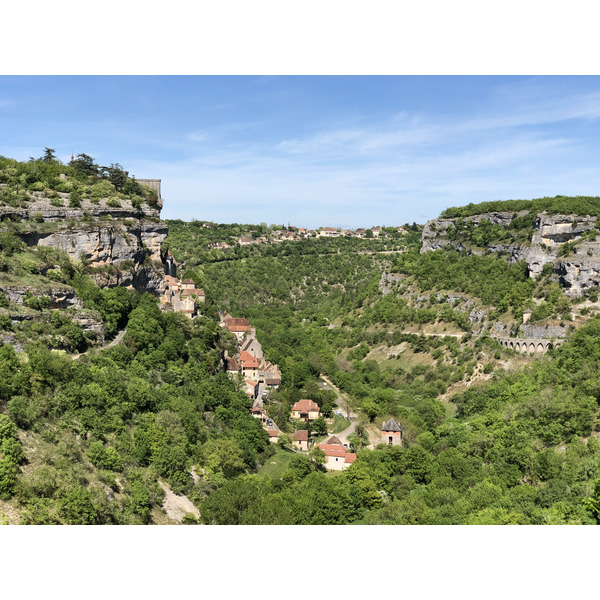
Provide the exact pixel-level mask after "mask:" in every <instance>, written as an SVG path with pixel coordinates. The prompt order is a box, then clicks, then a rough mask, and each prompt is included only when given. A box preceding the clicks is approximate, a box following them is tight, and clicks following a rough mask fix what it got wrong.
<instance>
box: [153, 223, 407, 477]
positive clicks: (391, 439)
mask: <svg viewBox="0 0 600 600" xmlns="http://www.w3.org/2000/svg"><path fill="white" fill-rule="evenodd" d="M325 235H327V234H325ZM163 287H164V291H163V294H162V295H161V297H160V304H161V307H162V309H163V310H168V311H173V312H179V313H182V314H184V315H186V316H187V317H189V318H190V319H194V318H195V317H197V316H199V312H198V305H199V304H201V303H204V302H205V301H206V296H205V294H204V291H203V290H201V289H200V288H198V287H197V286H196V283H195V282H194V281H193V280H192V279H183V280H181V279H178V278H177V277H173V276H171V275H165V276H164V280H163ZM219 324H220V325H221V327H223V328H224V329H225V330H226V331H228V332H229V333H231V334H232V335H233V336H234V337H235V344H236V345H235V347H236V352H235V354H234V355H233V356H229V355H228V353H227V351H225V352H224V356H223V362H224V365H225V370H226V372H227V374H228V375H229V376H230V377H231V378H233V379H236V380H237V381H238V382H239V383H240V384H241V385H242V388H243V389H244V391H245V393H246V395H247V396H248V397H250V398H252V401H253V404H252V408H251V409H250V413H251V414H252V416H253V417H255V418H257V419H260V421H261V424H262V427H263V429H265V431H266V432H267V434H268V435H269V440H270V441H271V442H272V443H279V442H281V435H282V433H283V432H282V431H281V430H280V429H279V427H278V426H277V424H276V423H275V421H274V420H273V419H272V418H270V417H269V415H268V413H267V411H266V410H265V407H264V405H263V402H264V400H265V398H266V397H267V395H268V392H269V391H270V390H274V389H277V388H278V387H279V386H280V385H281V371H280V370H279V368H278V366H277V365H276V364H273V363H271V362H269V361H268V360H267V359H266V358H265V356H264V354H263V351H262V346H261V344H260V342H259V341H258V339H257V338H256V330H255V329H254V328H253V327H252V326H251V325H250V322H249V321H248V319H245V318H240V317H233V316H231V315H230V314H229V313H228V312H226V311H219ZM290 420H291V421H292V423H294V424H295V429H296V430H295V431H294V432H293V433H292V434H291V436H290V437H291V442H292V446H293V449H294V450H295V451H297V452H302V453H307V452H309V451H310V450H311V448H312V447H314V446H316V447H317V448H319V449H320V450H322V452H323V453H324V466H325V468H326V469H328V470H332V471H340V470H344V469H347V468H348V467H349V466H350V465H351V464H352V463H353V462H354V460H355V459H356V454H355V452H353V450H354V449H353V448H352V447H351V446H350V445H349V444H348V443H345V442H344V441H343V439H344V438H343V435H342V434H338V435H339V436H340V437H342V439H340V437H338V436H336V435H333V436H331V437H329V438H328V439H326V441H324V442H320V443H317V444H315V443H314V440H313V436H312V433H314V430H313V428H312V427H311V425H312V424H313V423H315V421H318V420H319V421H323V422H324V423H325V425H324V427H325V428H324V429H323V430H322V431H321V433H323V432H325V433H326V430H327V429H326V426H327V425H331V424H332V423H333V419H324V418H323V415H322V413H321V409H320V407H319V405H318V404H317V403H316V402H315V401H314V400H310V399H301V400H299V401H298V402H296V403H295V404H294V405H293V406H292V407H291V416H290ZM348 429H349V430H353V426H351V427H350V428H348ZM380 443H382V444H391V445H400V446H401V445H402V427H401V426H400V425H399V424H398V423H397V422H396V421H395V420H394V419H390V420H389V421H387V422H386V423H384V424H383V425H382V428H381V441H380Z"/></svg>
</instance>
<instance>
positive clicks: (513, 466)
mask: <svg viewBox="0 0 600 600" xmlns="http://www.w3.org/2000/svg"><path fill="white" fill-rule="evenodd" d="M33 162H36V161H33ZM38 162H42V164H44V163H43V161H38ZM16 225H18V224H16ZM11 227H12V225H11V224H10V223H8V224H7V227H6V228H5V230H3V232H2V233H1V234H0V245H1V246H2V248H1V250H2V261H3V263H2V264H4V265H5V268H4V269H3V272H2V273H0V276H1V277H6V278H7V281H9V280H10V282H12V283H14V284H15V285H17V287H18V286H19V285H21V287H22V288H23V287H24V286H25V287H27V289H28V290H38V293H35V294H33V293H31V292H30V295H29V296H27V297H26V298H25V297H23V299H22V301H21V300H20V299H19V300H18V301H17V300H15V298H17V296H14V295H13V296H11V297H10V298H9V297H8V296H7V295H5V297H4V298H2V297H0V306H1V308H0V325H1V326H2V327H3V331H2V332H1V333H2V336H3V340H5V344H4V345H3V346H1V347H0V370H1V371H2V373H1V375H2V376H1V377H0V518H1V519H3V520H4V521H7V522H10V523H16V522H20V523H32V524H44V523H65V524H145V523H167V522H168V523H171V522H174V521H173V520H172V519H170V518H169V517H168V516H167V515H166V514H165V512H164V508H163V495H164V493H165V491H164V490H165V489H167V490H169V488H170V490H172V491H173V492H175V493H176V494H179V495H185V496H186V498H187V499H189V500H191V502H192V503H193V506H194V507H195V509H196V511H197V512H195V513H194V514H191V513H190V514H188V515H186V516H185V517H184V518H183V522H184V523H190V524H192V523H206V524H351V523H361V524H566V523H569V524H592V523H596V522H597V518H598V510H597V509H598V507H599V506H600V492H599V490H600V484H599V483H598V482H599V481H600V443H599V441H598V438H599V437H600V434H599V429H600V428H599V426H598V415H599V402H600V379H599V378H598V373H599V372H600V317H597V316H594V314H593V313H594V311H595V310H596V309H597V306H596V305H595V304H594V303H593V302H590V301H589V299H588V301H585V302H584V301H583V299H576V298H567V297H566V296H565V294H564V293H563V292H564V288H563V287H561V285H560V283H559V282H557V281H553V280H552V279H551V277H550V273H549V272H542V273H541V274H540V276H539V277H537V278H532V277H530V276H529V274H528V273H527V271H526V269H525V267H524V266H523V264H522V263H520V262H519V261H516V262H513V263H512V264H511V263H510V262H508V261H507V260H506V259H505V258H503V257H501V256H497V255H494V254H492V253H490V254H487V255H485V254H481V255H477V254H471V255H469V254H468V253H467V252H457V251H456V249H454V248H442V249H438V250H435V251H432V252H425V253H421V252H420V249H421V241H420V234H421V228H420V227H418V226H416V225H414V226H408V227H406V229H407V231H408V234H407V235H404V236H402V237H401V238H400V237H398V238H393V239H392V240H389V239H386V240H382V239H354V238H335V239H320V238H318V239H307V240H301V241H285V242H281V243H278V244H268V243H267V244H260V245H256V246H252V247H238V248H232V249H230V250H229V251H228V252H221V251H217V252H221V253H220V254H216V253H214V249H212V248H209V244H210V243H213V242H212V240H214V239H215V229H214V228H213V227H211V228H205V227H202V226H201V225H197V224H194V223H192V224H185V223H181V222H172V223H171V231H170V233H169V238H168V240H167V243H166V244H165V249H166V248H167V247H168V249H169V250H170V251H171V253H172V254H173V256H174V257H175V258H176V260H178V261H179V262H183V263H184V265H185V266H184V269H183V272H182V273H180V275H181V276H182V277H183V278H192V279H194V280H195V282H196V284H197V285H198V286H199V287H201V288H202V289H203V290H204V291H205V292H206V303H205V304H204V305H203V307H202V314H201V316H200V317H198V318H196V319H193V320H190V319H188V318H187V317H185V316H183V315H181V314H177V313H172V312H165V311H162V310H160V309H159V306H158V304H157V301H156V298H155V297H153V296H152V295H150V294H142V293H140V292H138V291H136V290H134V289H124V288H122V287H112V288H110V289H102V288H100V287H98V285H97V284H96V283H95V281H94V279H93V278H92V275H95V273H94V272H93V271H90V270H89V268H88V266H87V265H86V264H85V262H84V261H81V260H76V259H73V258H72V257H69V256H68V255H67V254H66V253H65V252H61V251H59V250H58V249H56V248H41V247H27V246H26V245H25V244H24V242H23V239H22V238H21V237H20V235H19V230H18V228H16V229H14V228H13V229H11ZM219 227H221V226H219ZM228 227H230V228H231V230H232V231H235V235H238V234H241V233H245V234H247V233H248V231H249V227H250V226H238V225H232V226H225V225H223V226H222V229H223V231H225V230H226V229H227V228H228ZM255 227H260V226H255ZM223 231H220V232H219V235H220V234H222V233H223ZM472 233H473V232H470V233H469V232H467V231H466V230H465V232H462V233H460V235H471V234H472ZM232 235H233V234H232ZM390 250H393V252H391V253H388V252H390ZM400 251H401V252H400ZM5 284H6V282H5ZM59 288H60V289H64V293H65V294H66V291H68V290H70V292H69V293H71V294H72V295H73V298H77V299H78V301H79V302H80V303H81V305H82V306H83V307H82V306H77V307H76V306H72V307H71V308H64V307H58V306H57V305H56V302H55V300H53V298H54V299H56V295H55V294H54V293H53V291H52V290H56V289H59ZM3 289H6V290H9V286H8V285H7V284H6V285H5V287H4V288H3ZM10 290H12V288H10ZM44 290H45V292H44ZM7 293H8V292H7ZM12 293H13V291H11V294H12ZM61 293H63V292H61ZM45 294H47V295H45ZM53 294H54V295H53ZM19 298H20V297H19ZM45 298H48V300H46V299H45ZM52 302H55V303H54V304H52ZM527 308H530V309H531V310H533V313H532V319H533V318H534V316H535V313H536V311H538V314H537V316H536V317H535V318H536V319H537V320H536V321H535V322H536V323H539V324H541V325H544V326H545V325H547V324H548V323H553V324H554V325H555V326H556V327H559V328H560V326H561V325H562V329H563V330H564V335H565V337H566V341H565V342H564V343H563V344H562V345H561V346H560V347H559V348H555V349H553V350H551V351H550V352H549V353H548V354H547V355H544V356H535V357H527V356H522V355H517V354H515V353H514V352H513V351H510V350H507V349H503V348H502V347H500V345H499V344H498V342H497V341H496V340H495V339H494V336H495V335H497V333H498V332H500V333H502V334H503V335H513V336H516V335H518V334H519V333H520V332H521V330H522V315H523V312H524V311H525V310H526V309H527ZM218 310H227V311H228V312H229V313H230V314H232V315H233V316H235V317H245V318H247V319H249V321H250V323H251V324H252V326H253V327H255V328H256V330H257V336H258V339H259V341H260V342H261V344H262V348H263V350H264V352H265V355H266V357H267V358H268V360H270V361H272V362H274V363H277V364H278V365H279V367H280V369H281V372H282V384H281V386H280V387H279V389H277V390H273V391H271V392H269V394H268V395H267V397H266V398H265V400H264V405H265V408H266V409H267V411H268V414H269V417H270V418H271V419H273V420H274V421H275V423H276V424H277V425H278V426H279V428H280V430H281V432H282V434H283V435H282V436H281V437H280V442H279V444H278V445H276V444H271V443H270V442H269V439H268V436H267V433H266V432H265V430H264V429H263V428H262V427H261V424H260V421H259V420H258V419H255V418H253V417H252V416H251V415H250V411H249V409H250V408H251V406H252V399H251V398H249V397H248V396H247V395H246V393H245V390H244V389H243V388H242V386H241V385H240V384H239V383H238V382H237V381H235V380H233V379H231V378H229V377H228V376H227V374H226V373H225V372H224V365H223V351H224V350H226V349H227V350H230V349H231V348H232V338H231V336H230V335H228V334H227V333H226V332H225V331H224V330H223V329H222V328H221V327H219V324H218V312H217V311H218ZM81 312H83V315H81V314H79V313H81ZM28 316H29V317H33V318H25V317H28ZM76 316H79V317H81V316H87V317H90V316H91V317H93V319H95V320H96V321H97V322H98V323H100V324H101V326H102V328H103V331H104V332H105V337H104V340H100V339H95V338H94V336H93V335H92V334H91V332H90V330H85V329H84V326H83V324H82V323H83V321H81V320H77V319H76V318H75V317H76ZM86 323H87V321H86ZM120 331H123V333H122V334H121V335H120V336H119V337H118V338H117V339H116V340H115V342H118V341H119V340H121V336H122V341H121V343H116V345H114V346H112V347H105V341H108V340H110V339H114V338H115V337H116V335H117V333H118V332H120ZM322 377H326V378H327V379H328V380H329V381H331V382H332V383H333V385H334V386H335V387H337V388H338V389H339V390H341V395H340V396H338V394H337V393H336V392H334V391H331V390H329V389H326V388H324V387H323V380H322ZM301 398H306V399H312V400H313V401H315V402H316V403H317V404H318V405H319V406H320V408H321V411H322V413H323V414H324V416H325V417H327V418H330V417H331V418H332V420H331V425H330V426H329V428H330V430H334V428H336V423H335V421H334V420H333V417H334V415H335V413H334V411H335V410H341V411H342V412H344V413H345V414H346V413H348V412H352V413H354V414H356V415H357V418H356V419H355V422H354V424H355V431H354V433H353V434H352V436H351V438H349V440H350V441H351V443H352V444H353V447H354V449H355V450H356V453H357V458H356V461H355V462H354V463H353V464H352V465H351V466H350V467H349V468H348V469H347V470H345V471H342V472H340V473H328V472H325V471H324V470H323V468H322V467H321V465H320V463H319V460H318V457H317V456H315V455H306V454H300V453H295V452H292V451H291V450H290V448H289V441H288V438H287V437H286V436H287V434H291V433H292V432H293V431H294V430H295V429H296V427H298V425H297V424H296V425H294V424H293V423H292V422H291V421H290V419H289V416H290V409H291V406H292V405H293V403H294V402H296V401H297V400H299V399H301ZM337 417H338V425H339V426H340V427H344V426H345V423H344V424H342V422H341V420H340V419H339V415H337ZM390 417H393V418H394V419H396V420H397V421H398V422H399V423H400V424H401V425H402V428H403V447H397V446H394V447H392V446H386V445H378V442H379V440H380V433H379V427H380V426H381V423H382V422H383V421H384V420H387V419H388V418H390ZM323 428H324V431H323ZM326 432H327V423H326V422H325V421H324V420H321V421H320V422H319V425H318V431H317V434H318V435H319V436H320V439H323V437H324V435H325V433H326ZM276 446H279V447H278V448H277V452H276V454H275V450H274V448H275V447H276ZM272 463H274V464H272Z"/></svg>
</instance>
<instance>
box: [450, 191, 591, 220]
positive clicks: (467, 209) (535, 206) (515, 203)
mask: <svg viewBox="0 0 600 600" xmlns="http://www.w3.org/2000/svg"><path fill="white" fill-rule="evenodd" d="M522 210H527V211H530V212H531V213H534V214H537V213H540V212H544V211H545V212H547V213H548V214H551V215H561V214H562V215H571V214H573V215H590V216H598V215H600V197H598V196H554V197H553V198H550V197H547V196H546V197H544V198H535V199H533V200H496V201H492V202H480V203H478V204H473V203H470V204H467V205H466V206H460V207H457V206H453V207H450V208H447V209H445V210H443V211H442V212H441V214H440V218H448V219H452V218H457V217H472V216H474V215H481V214H485V213H491V212H519V211H522Z"/></svg>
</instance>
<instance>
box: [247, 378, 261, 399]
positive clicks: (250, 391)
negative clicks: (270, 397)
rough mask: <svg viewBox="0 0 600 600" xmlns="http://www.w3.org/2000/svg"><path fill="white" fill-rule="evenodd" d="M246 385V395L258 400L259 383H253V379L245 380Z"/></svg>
mask: <svg viewBox="0 0 600 600" xmlns="http://www.w3.org/2000/svg"><path fill="white" fill-rule="evenodd" d="M245 383H246V395H247V396H249V397H250V398H252V399H253V400H256V398H258V381H252V379H245Z"/></svg>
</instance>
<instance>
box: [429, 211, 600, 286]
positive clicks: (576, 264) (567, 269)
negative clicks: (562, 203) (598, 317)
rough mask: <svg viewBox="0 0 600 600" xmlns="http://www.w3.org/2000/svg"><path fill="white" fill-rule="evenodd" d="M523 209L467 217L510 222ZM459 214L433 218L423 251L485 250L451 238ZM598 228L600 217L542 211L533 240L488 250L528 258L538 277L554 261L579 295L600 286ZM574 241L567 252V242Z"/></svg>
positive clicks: (512, 257)
mask: <svg viewBox="0 0 600 600" xmlns="http://www.w3.org/2000/svg"><path fill="white" fill-rule="evenodd" d="M526 214H527V211H521V212H520V213H510V212H495V213H485V214H481V215H475V216H472V217H466V218H464V219H463V221H464V222H466V221H472V222H473V224H474V225H475V226H478V225H479V223H480V222H481V221H482V220H483V219H486V220H488V221H490V222H491V223H493V224H499V225H501V226H503V227H506V226H508V225H509V224H510V223H511V221H512V219H513V218H515V216H523V215H526ZM457 221H458V218H445V219H434V220H432V221H429V222H428V223H427V224H426V225H425V227H424V229H423V235H422V247H421V252H429V251H431V250H437V249H440V248H445V247H447V246H452V247H454V248H456V249H457V250H458V251H466V252H467V253H473V254H481V253H483V251H482V250H481V249H476V248H472V247H470V246H469V245H468V244H467V243H466V242H465V240H461V239H456V240H451V239H449V237H448V229H449V228H450V227H455V226H456V224H457ZM596 228H597V217H592V216H582V215H548V214H546V213H540V214H539V215H537V217H536V218H535V220H534V222H533V227H532V231H531V238H530V239H531V243H530V244H491V245H490V246H488V248H487V249H486V250H485V252H494V253H497V254H501V255H502V256H505V257H506V259H507V260H508V261H509V262H511V263H512V262H516V261H518V260H524V261H526V262H527V266H528V268H529V275H530V276H531V277H534V278H536V277H538V276H539V275H540V274H541V273H542V271H543V269H544V266H545V265H547V264H550V265H552V272H553V277H554V278H555V279H556V280H557V281H559V282H560V283H561V284H562V285H563V286H564V287H565V288H566V293H567V294H569V295H572V296H579V295H581V294H582V293H583V292H585V290H586V289H589V288H596V287H598V286H600V240H596V239H595V237H594V235H593V234H589V233H587V232H590V231H591V230H593V229H596ZM566 243H570V246H569V247H568V248H567V250H568V252H565V248H564V244H566Z"/></svg>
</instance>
